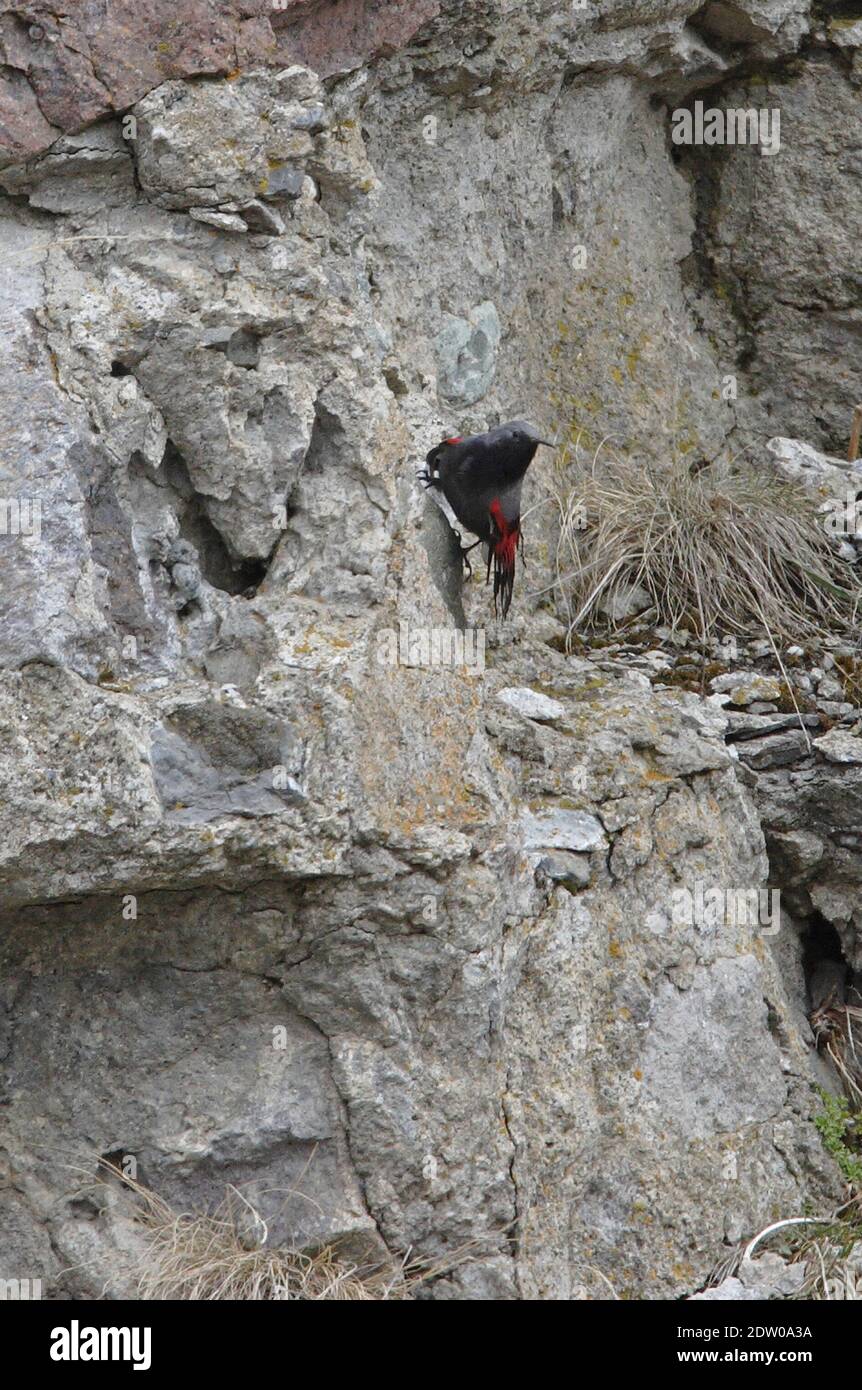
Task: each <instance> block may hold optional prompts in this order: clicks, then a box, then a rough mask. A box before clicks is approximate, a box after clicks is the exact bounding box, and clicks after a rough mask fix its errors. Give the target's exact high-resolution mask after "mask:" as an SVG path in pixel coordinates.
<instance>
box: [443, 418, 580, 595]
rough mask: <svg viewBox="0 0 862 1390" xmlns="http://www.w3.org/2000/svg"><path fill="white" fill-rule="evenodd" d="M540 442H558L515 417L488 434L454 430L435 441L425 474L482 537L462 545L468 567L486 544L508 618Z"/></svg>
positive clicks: (496, 592) (496, 590)
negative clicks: (524, 493)
mask: <svg viewBox="0 0 862 1390" xmlns="http://www.w3.org/2000/svg"><path fill="white" fill-rule="evenodd" d="M540 444H547V445H548V447H549V448H551V449H552V448H553V447H554V446H553V444H551V442H550V440H548V439H542V438H541V436H540V435H539V434H538V432H537V431H536V430H535V429H534V428H533V426H532V425H529V424H527V422H526V420H511V421H510V422H509V424H507V425H497V426H496V427H495V428H494V429H492V430H488V431H487V433H486V434H472V435H470V437H469V438H467V439H462V438H461V436H460V435H453V436H452V437H451V438H449V439H444V440H443V441H442V442H441V443H440V444H435V446H434V448H433V449H432V450H431V451H430V453H429V454H428V455H427V456H426V459H425V462H426V465H427V467H426V468H424V469H423V470H422V472H421V473H420V474H419V478H420V480H421V482H423V483H424V485H425V487H426V488H429V487H433V488H437V490H438V491H440V492H442V493H443V496H444V497H445V498H446V501H447V502H448V503H449V506H450V507H451V508H452V510H453V512H454V513H455V515H456V517H457V518H458V520H459V521H460V523H461V525H462V526H464V527H466V529H467V530H468V531H472V533H473V535H474V536H478V537H479V539H478V540H477V541H474V542H473V544H472V545H467V546H462V547H461V554H462V555H463V557H464V564H465V565H466V566H467V571H468V573H469V572H470V568H471V567H470V561H469V560H468V559H467V556H468V555H469V553H470V551H471V550H475V548H476V546H477V545H485V547H486V549H487V556H488V572H487V575H486V581H485V582H486V583H487V581H488V579H490V577H491V565H492V563H493V565H494V612H495V613H496V611H497V601H498V599H499V601H500V605H501V607H502V610H503V617H504V618H505V616H506V614H507V613H508V611H509V605H510V604H511V602H512V587H513V585H514V582H515V552H516V551H517V549H518V547H519V546H520V547H521V553H522V555H523V544H524V541H523V536H522V534H521V486H522V484H523V481H524V474H525V473H526V471H527V469H528V468H529V466H530V464H531V463H532V462H533V457H534V455H535V453H536V450H537V449H538V447H539V445H540ZM460 539H461V537H460V536H459V537H458V540H459V542H460Z"/></svg>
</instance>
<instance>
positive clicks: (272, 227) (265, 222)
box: [239, 198, 285, 236]
mask: <svg viewBox="0 0 862 1390" xmlns="http://www.w3.org/2000/svg"><path fill="white" fill-rule="evenodd" d="M239 211H240V216H241V217H242V219H243V221H244V222H245V224H246V226H247V227H249V228H250V229H251V230H252V231H253V232H266V233H267V234H268V235H270V236H282V235H283V234H284V231H285V225H284V218H283V217H281V216H279V214H278V213H277V212H275V211H274V209H273V208H268V207H267V206H266V205H265V204H264V203H261V202H259V201H258V200H257V198H252V199H251V201H250V202H248V203H244V204H243V206H242V207H241V208H240V210H239Z"/></svg>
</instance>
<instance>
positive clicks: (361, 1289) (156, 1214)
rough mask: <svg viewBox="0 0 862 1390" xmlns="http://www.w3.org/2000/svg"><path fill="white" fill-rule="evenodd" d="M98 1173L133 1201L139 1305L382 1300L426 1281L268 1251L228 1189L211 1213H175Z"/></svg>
mask: <svg viewBox="0 0 862 1390" xmlns="http://www.w3.org/2000/svg"><path fill="white" fill-rule="evenodd" d="M101 1167H102V1169H103V1170H104V1172H105V1174H106V1175H110V1176H112V1177H115V1178H118V1179H119V1180H120V1182H122V1184H123V1186H124V1187H127V1188H129V1189H130V1190H131V1191H132V1192H133V1193H134V1195H135V1197H136V1198H137V1200H138V1219H139V1220H140V1222H141V1224H142V1225H143V1227H144V1229H145V1231H146V1234H147V1236H148V1243H147V1253H146V1256H145V1258H144V1259H143V1260H142V1262H141V1267H140V1270H139V1271H138V1286H139V1289H140V1293H141V1297H142V1298H145V1299H157V1300H165V1299H183V1300H201V1301H211V1300H241V1301H243V1302H248V1301H253V1302H259V1301H267V1302H282V1301H286V1300H305V1301H307V1300H317V1299H327V1300H333V1301H336V1302H368V1301H387V1300H397V1299H408V1298H410V1297H411V1289H412V1288H414V1287H415V1285H416V1284H417V1282H420V1280H421V1279H422V1278H429V1277H430V1274H429V1273H428V1272H423V1273H422V1274H421V1275H420V1274H417V1273H416V1272H415V1271H411V1270H410V1269H408V1267H407V1266H406V1264H405V1265H400V1266H398V1265H387V1266H385V1267H384V1266H382V1265H379V1264H378V1265H367V1266H361V1265H357V1264H355V1263H354V1262H352V1261H350V1260H348V1259H346V1258H344V1257H342V1256H341V1255H340V1254H339V1252H338V1250H337V1248H335V1247H332V1246H325V1247H323V1248H321V1249H315V1250H289V1249H268V1248H267V1236H268V1232H267V1228H266V1223H265V1222H264V1220H263V1218H262V1217H261V1216H260V1213H259V1212H257V1211H256V1210H255V1208H254V1207H253V1206H252V1205H251V1203H250V1202H249V1201H248V1200H247V1199H246V1198H245V1197H244V1196H243V1195H242V1193H240V1192H239V1191H238V1190H237V1189H236V1188H229V1189H228V1192H227V1195H226V1197H225V1200H224V1202H223V1203H222V1204H221V1205H220V1206H219V1208H218V1209H217V1210H216V1211H214V1212H212V1213H206V1214H204V1213H180V1212H176V1211H174V1209H173V1208H172V1207H171V1206H170V1205H169V1204H168V1203H167V1202H166V1201H165V1200H164V1199H163V1198H162V1197H160V1196H158V1195H157V1194H156V1193H154V1192H152V1191H150V1189H149V1188H146V1187H144V1186H143V1185H142V1184H141V1183H139V1182H136V1181H135V1180H134V1179H132V1178H129V1177H127V1176H125V1175H124V1174H122V1173H121V1172H120V1171H119V1170H118V1169H117V1168H115V1167H114V1166H113V1165H112V1164H110V1163H108V1162H106V1161H104V1160H102V1161H101ZM437 1272H439V1271H436V1270H434V1271H432V1273H437Z"/></svg>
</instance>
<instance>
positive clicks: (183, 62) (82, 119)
mask: <svg viewBox="0 0 862 1390" xmlns="http://www.w3.org/2000/svg"><path fill="white" fill-rule="evenodd" d="M439 11H440V0H406V3H403V4H397V5H396V4H390V3H387V0H285V2H284V4H283V5H282V3H281V0H176V3H168V0H136V3H135V4H129V3H128V0H65V3H61V2H60V0H31V3H29V4H28V3H25V0H0V69H2V70H3V72H2V76H0V164H8V163H10V162H12V161H15V160H20V159H22V158H26V157H28V156H30V155H33V154H36V153H38V151H39V150H42V149H44V148H45V147H46V146H47V145H49V144H50V143H51V142H52V141H53V140H55V139H56V138H57V134H58V133H59V132H60V131H74V130H81V129H82V128H83V127H84V126H86V125H89V124H90V123H91V122H93V121H95V120H98V119H99V117H100V116H103V115H106V114H108V113H109V112H111V111H122V110H125V109H126V108H127V107H129V106H131V105H132V104H133V103H134V102H136V101H139V100H140V99H141V97H142V96H144V95H146V93H147V92H148V91H150V90H151V89H152V88H153V87H156V86H158V85H159V84H160V83H161V82H164V81H166V80H167V79H169V78H176V77H194V76H197V75H207V74H213V75H215V74H219V73H223V74H227V73H230V72H235V71H237V70H242V69H248V68H251V67H271V66H285V65H286V64H288V63H293V62H300V63H304V64H305V65H306V66H308V67H311V68H314V70H315V71H316V72H319V73H320V74H321V75H322V76H328V75H330V74H331V73H334V72H340V71H345V70H349V69H350V68H352V67H356V66H357V65H358V64H360V63H362V62H365V61H367V60H369V59H370V58H373V57H375V56H377V55H379V54H384V53H387V52H393V51H395V50H397V49H398V48H399V47H401V46H402V45H404V44H405V43H408V42H409V40H410V39H411V38H412V37H413V35H414V34H415V33H416V31H417V29H418V28H419V27H420V25H422V24H424V23H425V22H426V21H427V20H429V19H433V18H434V17H435V16H436V15H437V14H439Z"/></svg>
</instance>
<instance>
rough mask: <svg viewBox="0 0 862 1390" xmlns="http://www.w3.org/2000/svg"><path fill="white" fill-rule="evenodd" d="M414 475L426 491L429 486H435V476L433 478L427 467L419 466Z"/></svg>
mask: <svg viewBox="0 0 862 1390" xmlns="http://www.w3.org/2000/svg"><path fill="white" fill-rule="evenodd" d="M416 477H417V478H418V480H419V482H420V483H421V484H422V486H423V487H424V489H425V491H426V492H427V491H428V489H429V487H436V486H437V482H438V480H437V478H435V476H434V474H433V473H431V472H429V470H428V469H427V468H420V469H419V472H418V473H417V474H416Z"/></svg>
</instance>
